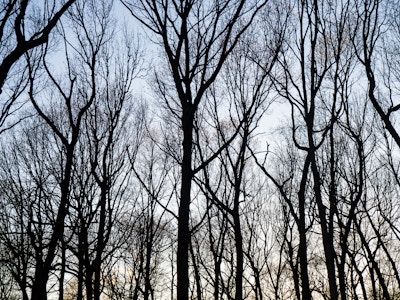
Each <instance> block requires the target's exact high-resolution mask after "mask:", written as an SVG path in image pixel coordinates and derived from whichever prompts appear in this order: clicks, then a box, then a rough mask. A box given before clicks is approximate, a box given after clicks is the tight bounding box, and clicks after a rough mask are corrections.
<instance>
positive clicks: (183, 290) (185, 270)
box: [176, 106, 193, 300]
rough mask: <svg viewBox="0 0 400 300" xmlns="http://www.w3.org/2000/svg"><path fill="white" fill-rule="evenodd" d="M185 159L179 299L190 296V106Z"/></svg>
mask: <svg viewBox="0 0 400 300" xmlns="http://www.w3.org/2000/svg"><path fill="white" fill-rule="evenodd" d="M182 129H183V142H182V150H183V159H182V166H181V171H182V179H181V198H180V202H179V216H178V217H179V220H178V251H177V258H176V260H177V266H176V267H177V270H176V271H177V275H178V282H177V299H178V300H187V299H188V298H189V252H188V251H189V243H190V229H189V215H190V201H191V198H190V192H191V187H192V176H193V174H192V145H193V114H192V112H191V109H190V106H189V108H188V107H185V108H184V109H183V118H182Z"/></svg>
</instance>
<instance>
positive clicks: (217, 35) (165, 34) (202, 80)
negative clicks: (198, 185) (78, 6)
mask: <svg viewBox="0 0 400 300" xmlns="http://www.w3.org/2000/svg"><path fill="white" fill-rule="evenodd" d="M122 2H123V3H124V4H125V6H126V7H127V8H128V9H129V10H130V12H131V13H132V15H133V16H134V17H135V18H136V19H137V20H139V21H140V22H141V23H142V24H143V25H144V26H145V27H146V28H147V29H148V30H149V31H150V32H151V33H152V34H154V35H155V36H156V38H157V42H158V43H160V44H161V46H162V48H163V50H164V53H165V57H166V59H167V62H168V69H169V71H170V74H169V76H168V79H166V78H162V76H160V74H158V75H156V78H157V84H158V87H159V89H160V92H161V94H162V95H163V98H164V99H163V100H164V101H165V106H166V107H167V108H168V109H170V110H171V113H172V114H173V115H174V116H175V117H176V118H177V120H179V122H180V124H179V125H180V130H181V134H182V157H181V158H180V162H179V163H180V164H181V176H182V177H181V183H180V189H181V191H180V200H179V214H178V215H179V220H178V251H177V257H178V260H177V276H178V280H177V291H178V297H177V299H179V300H184V299H188V291H189V265H188V263H189V256H188V250H189V244H190V227H189V220H190V203H191V190H192V179H193V175H194V174H195V173H196V172H197V171H198V170H201V169H202V168H203V166H193V157H192V150H193V142H194V140H193V128H194V122H195V119H196V112H197V109H198V107H199V105H200V103H201V101H202V99H203V96H204V94H205V93H206V91H207V89H208V88H209V87H210V85H211V84H212V83H213V82H214V81H215V79H216V78H217V76H218V74H219V72H220V70H221V68H222V66H223V64H224V62H225V60H226V58H227V57H228V56H229V55H230V53H231V52H232V50H233V49H234V48H235V46H236V44H237V42H238V40H239V38H240V37H241V36H242V35H243V34H244V33H245V32H246V30H247V28H248V27H249V26H250V24H251V23H252V21H253V19H254V17H255V15H256V14H257V13H258V11H259V10H260V9H261V8H262V7H263V6H264V5H265V3H266V1H221V2H212V1H181V2H178V1H138V2H132V1H122ZM168 80H171V81H172V87H173V88H172V89H169V88H168V85H169V83H168ZM217 152H218V151H217ZM214 156H216V155H214ZM214 156H213V157H214ZM213 157H210V158H209V159H208V160H206V162H208V161H209V160H211V159H212V158H213Z"/></svg>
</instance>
